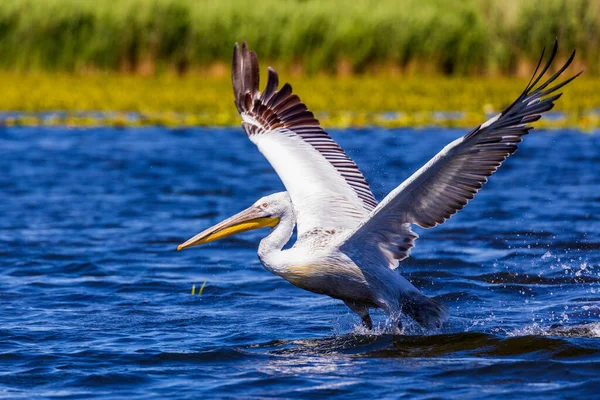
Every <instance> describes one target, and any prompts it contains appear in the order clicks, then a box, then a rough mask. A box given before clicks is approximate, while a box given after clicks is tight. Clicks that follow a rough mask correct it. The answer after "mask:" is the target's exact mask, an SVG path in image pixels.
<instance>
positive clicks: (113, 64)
mask: <svg viewBox="0 0 600 400" xmlns="http://www.w3.org/2000/svg"><path fill="white" fill-rule="evenodd" d="M555 37H557V38H559V40H560V42H561V52H562V54H563V55H564V54H568V53H569V52H570V51H571V49H573V48H577V49H578V51H579V52H580V53H579V56H578V58H577V62H578V63H580V64H581V65H584V66H586V69H587V70H588V73H589V75H594V74H597V72H598V68H599V65H600V63H599V61H600V40H599V38H600V2H599V1H597V0H544V1H541V0H539V1H535V0H531V1H525V0H504V1H496V0H352V1H348V0H327V1H322V0H224V1H215V0H119V1H115V0H2V1H1V2H0V54H2V57H0V67H1V68H4V69H9V70H53V71H89V70H94V71H96V70H112V71H121V72H123V71H129V72H139V73H144V74H153V73H160V72H161V71H168V70H170V71H176V72H179V73H184V72H186V71H189V70H193V69H195V68H199V67H202V66H208V65H214V64H217V65H219V64H220V65H222V63H226V64H228V63H229V60H230V56H231V47H232V44H233V43H234V42H236V41H241V40H247V41H248V42H249V43H250V44H251V46H252V48H254V49H256V50H257V51H258V54H259V55H260V57H261V59H263V60H270V61H272V62H275V61H276V62H277V63H278V65H280V66H281V65H287V66H289V67H290V68H292V67H293V68H297V69H299V70H302V71H304V72H306V73H309V74H314V73H317V72H322V71H329V72H340V73H349V72H359V73H360V72H370V71H373V70H375V71H376V70H381V69H383V70H386V69H387V70H392V71H395V70H399V71H403V72H409V73H410V72H415V71H418V72H420V73H422V72H423V71H427V72H429V73H442V74H450V75H465V74H470V73H478V74H479V73H486V74H492V75H494V74H495V75H497V74H503V75H506V74H511V75H512V74H523V73H524V72H525V71H526V70H527V71H528V69H527V68H524V67H528V66H530V64H531V63H535V62H536V61H537V57H538V55H539V53H540V51H541V48H542V47H543V46H544V45H551V44H552V42H553V41H554V38H555Z"/></svg>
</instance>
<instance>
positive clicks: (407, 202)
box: [177, 42, 581, 329]
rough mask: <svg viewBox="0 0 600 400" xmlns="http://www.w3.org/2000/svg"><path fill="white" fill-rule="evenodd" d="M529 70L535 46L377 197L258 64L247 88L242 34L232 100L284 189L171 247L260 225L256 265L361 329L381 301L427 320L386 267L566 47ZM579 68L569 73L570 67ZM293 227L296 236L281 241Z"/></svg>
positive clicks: (483, 162) (457, 195)
mask: <svg viewBox="0 0 600 400" xmlns="http://www.w3.org/2000/svg"><path fill="white" fill-rule="evenodd" d="M557 47H558V46H557V43H555V44H554V48H553V50H552V54H551V56H550V59H549V60H548V62H547V63H546V65H545V66H544V68H543V69H542V70H541V72H540V73H539V74H538V73H537V72H538V69H539V67H540V65H541V62H542V59H543V56H544V53H543V52H542V57H541V58H540V62H539V63H538V66H537V68H536V70H535V72H534V73H533V77H532V78H531V80H530V81H529V84H528V85H527V87H526V88H525V90H524V91H523V93H522V94H521V95H520V96H519V97H518V98H517V99H516V100H515V101H514V103H512V104H511V105H510V106H508V107H507V108H506V109H505V110H504V111H503V112H501V113H500V114H498V115H496V116H495V117H493V118H491V119H490V120H488V121H487V122H485V123H484V124H481V125H479V126H478V127H477V128H475V129H473V130H472V131H471V132H469V133H467V134H466V135H465V136H463V137H461V138H458V139H457V140H455V141H453V142H452V143H450V144H449V145H447V146H446V147H444V148H443V149H442V151H440V152H439V153H438V154H437V155H436V156H435V157H433V158H432V159H431V160H430V161H429V162H428V163H427V164H425V165H424V166H423V167H421V168H420V169H419V170H418V171H417V172H415V173H414V174H413V175H412V176H411V177H409V178H408V179H407V180H406V181H404V183H402V184H401V185H400V186H398V187H397V188H396V189H394V190H393V191H392V192H391V193H390V194H388V195H387V196H386V197H385V198H384V199H383V200H382V201H381V203H379V204H378V203H377V201H376V200H375V198H374V197H373V194H372V193H371V190H370V189H369V185H368V184H367V182H366V180H365V178H364V176H363V175H362V173H361V172H360V170H359V169H358V167H357V166H356V164H355V163H354V162H353V161H352V160H351V159H350V158H349V157H348V156H347V155H346V154H345V153H344V151H343V150H342V149H341V148H340V146H339V145H338V144H337V143H336V142H334V141H333V139H331V137H329V135H328V134H327V133H326V132H325V131H324V130H323V128H322V127H321V125H320V123H319V121H317V119H316V118H315V117H314V115H313V113H312V112H310V111H309V110H308V109H307V107H306V106H305V105H304V104H303V103H302V102H301V101H300V99H299V98H298V96H297V95H295V94H293V92H292V87H291V86H290V85H289V84H287V83H286V84H285V85H283V86H282V87H281V89H279V90H278V86H279V80H278V76H277V73H276V72H275V71H274V70H273V69H271V68H269V70H268V80H267V86H266V88H265V90H264V92H262V93H261V92H259V90H258V87H259V73H258V60H257V57H256V54H255V53H254V52H250V51H249V50H248V47H247V46H246V43H245V42H244V43H243V44H242V49H241V52H240V51H239V48H238V45H237V43H236V44H235V47H234V51H233V71H232V82H233V92H234V94H235V105H236V106H237V109H238V111H239V112H240V115H241V117H242V127H243V128H244V130H245V131H246V134H247V135H248V138H249V139H250V140H251V141H252V142H253V143H254V144H256V146H257V147H258V149H259V150H260V152H261V153H262V154H263V155H264V156H265V157H266V158H267V160H268V161H269V162H270V164H271V165H272V166H273V168H274V169H275V171H276V172H277V174H278V175H279V177H280V178H281V180H282V181H283V184H284V186H285V188H286V190H287V191H286V192H281V193H275V194H271V195H269V196H266V197H263V198H261V199H260V200H258V201H257V202H256V203H254V204H253V205H252V206H250V207H249V208H247V209H246V210H244V211H242V212H240V213H239V214H236V215H234V216H233V217H231V218H228V219H226V220H225V221H223V222H221V223H219V224H217V225H215V226H213V227H211V228H208V229H206V230H205V231H203V232H201V233H199V234H197V235H196V236H194V237H193V238H191V239H189V240H188V241H186V242H185V243H183V244H181V245H179V247H178V248H177V249H178V250H181V249H185V248H188V247H192V246H197V245H200V244H204V243H208V242H212V241H214V240H218V239H221V238H224V237H226V236H229V235H233V234H236V233H239V232H244V231H248V230H251V229H257V228H263V227H269V228H271V232H270V233H269V235H268V236H267V237H266V238H264V239H263V240H261V242H260V245H259V246H258V257H259V258H260V261H261V263H262V265H263V266H264V267H265V269H267V270H268V271H270V272H272V273H274V274H276V275H279V276H280V277H282V278H283V279H285V280H287V281H289V282H291V283H292V284H293V285H296V286H298V287H300V288H302V289H305V290H308V291H311V292H314V293H319V294H326V295H328V296H331V297H333V298H335V299H340V300H342V301H343V302H344V303H345V304H346V305H347V306H348V307H349V308H350V309H351V310H352V311H354V312H355V313H356V314H358V315H359V316H360V317H361V319H362V322H363V325H364V326H366V327H367V328H368V329H372V321H371V317H370V316H369V309H370V308H381V309H383V310H385V311H386V312H387V313H388V314H389V315H390V316H391V318H392V321H394V323H395V324H396V323H397V324H398V326H399V327H401V322H400V316H401V315H402V314H406V315H408V316H410V317H411V318H413V319H414V320H415V321H417V322H418V323H419V324H420V325H422V326H423V327H425V328H428V329H431V328H439V327H440V326H441V324H442V323H443V322H444V321H445V320H446V319H447V315H448V312H447V309H446V307H444V306H443V305H441V304H440V303H438V302H437V301H435V300H433V299H431V298H429V297H427V296H425V295H424V294H423V293H421V291H419V290H418V289H417V288H416V287H414V286H413V285H412V284H411V283H410V282H409V281H408V280H406V279H405V278H404V277H403V276H402V275H401V274H400V272H399V271H398V270H397V267H398V264H399V261H402V260H404V259H405V258H407V257H408V255H409V253H410V250H411V248H412V247H413V246H414V242H415V239H417V237H418V236H417V234H415V233H414V232H413V231H412V230H411V224H416V225H418V226H420V227H423V228H431V227H434V226H436V225H438V224H441V223H443V222H444V221H446V220H447V219H448V218H450V217H451V216H452V215H453V214H455V213H456V212H457V211H458V210H460V209H462V208H463V207H464V206H465V205H466V204H467V202H468V201H469V200H471V199H472V198H473V196H474V195H475V193H477V191H478V190H479V189H480V188H481V186H482V185H483V184H484V183H485V182H486V181H487V177H488V176H490V175H491V174H492V173H494V171H496V169H498V167H499V166H500V165H501V164H502V162H503V161H504V160H505V159H506V158H507V157H508V156H510V155H511V154H513V153H514V152H515V151H516V150H517V144H518V143H519V142H521V140H522V136H523V135H526V134H527V133H529V130H530V129H532V127H530V126H529V125H527V124H529V123H531V122H534V121H537V120H538V119H539V118H540V117H541V114H542V113H544V112H545V111H548V110H550V109H551V108H552V107H553V106H554V102H555V101H556V100H557V99H558V98H559V97H560V96H561V94H560V93H558V94H556V93H555V92H556V91H557V90H559V89H560V88H561V87H563V86H564V85H566V84H567V83H569V82H570V81H572V80H573V79H575V78H576V77H577V76H578V75H579V74H577V75H575V76H573V77H571V78H569V79H567V80H565V81H563V82H562V83H560V84H556V85H555V86H553V87H548V86H549V85H550V84H551V83H552V82H554V81H555V80H556V79H557V78H558V77H559V76H560V75H561V74H562V73H563V72H564V70H565V69H566V68H567V67H568V66H569V64H570V63H571V61H572V60H573V57H574V56H575V52H574V51H573V53H572V54H571V57H570V58H569V59H568V60H567V62H566V63H565V64H564V65H563V66H562V67H561V68H560V69H559V70H558V71H557V72H556V73H555V74H554V75H552V76H551V77H550V78H549V79H547V80H546V81H545V82H543V83H541V84H540V85H539V86H537V87H536V85H538V83H539V82H540V79H541V78H542V77H543V76H544V75H545V74H546V72H547V71H548V69H549V68H550V65H551V63H552V61H553V60H554V57H555V55H556V51H557ZM580 73H581V72H580ZM294 227H296V229H297V238H298V239H297V241H296V243H295V244H294V246H293V247H291V248H289V249H286V250H282V249H283V247H284V246H285V244H286V243H287V242H288V241H289V240H290V238H291V236H292V232H293V230H294Z"/></svg>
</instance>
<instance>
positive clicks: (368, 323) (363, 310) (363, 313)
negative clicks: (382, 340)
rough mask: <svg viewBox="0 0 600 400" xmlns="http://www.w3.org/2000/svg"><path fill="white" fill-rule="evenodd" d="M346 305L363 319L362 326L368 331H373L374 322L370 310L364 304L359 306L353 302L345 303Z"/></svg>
mask: <svg viewBox="0 0 600 400" xmlns="http://www.w3.org/2000/svg"><path fill="white" fill-rule="evenodd" d="M344 304H345V305H347V306H348V308H350V309H351V310H352V311H354V312H355V313H356V314H358V316H359V317H360V318H361V319H362V324H363V326H364V327H365V328H367V329H368V330H373V321H372V320H371V316H370V315H369V309H368V308H367V307H366V306H365V305H364V304H358V303H354V302H351V301H344Z"/></svg>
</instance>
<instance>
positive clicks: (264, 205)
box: [260, 202, 269, 208]
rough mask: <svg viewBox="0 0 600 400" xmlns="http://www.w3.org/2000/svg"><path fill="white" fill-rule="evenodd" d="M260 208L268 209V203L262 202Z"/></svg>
mask: <svg viewBox="0 0 600 400" xmlns="http://www.w3.org/2000/svg"><path fill="white" fill-rule="evenodd" d="M260 206H261V207H262V208H268V207H269V203H267V202H264V203H262V204H261V205H260Z"/></svg>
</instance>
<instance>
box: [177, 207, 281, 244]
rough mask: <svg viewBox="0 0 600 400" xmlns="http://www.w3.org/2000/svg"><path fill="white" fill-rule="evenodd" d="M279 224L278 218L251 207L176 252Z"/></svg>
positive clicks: (196, 237) (198, 235)
mask: <svg viewBox="0 0 600 400" xmlns="http://www.w3.org/2000/svg"><path fill="white" fill-rule="evenodd" d="M278 223H279V218H277V217H271V216H269V215H268V214H267V213H266V212H264V211H263V210H261V209H260V208H259V207H257V206H252V207H250V208H247V209H245V210H244V211H242V212H240V213H238V214H236V215H234V216H233V217H231V218H227V219H226V220H225V221H223V222H221V223H218V224H217V225H215V226H213V227H211V228H208V229H207V230H205V231H203V232H200V233H199V234H197V235H196V236H194V237H193V238H191V239H189V240H188V241H186V242H185V243H183V244H180V245H179V246H177V250H183V249H187V248H188V247H193V246H198V245H201V244H204V243H208V242H212V241H215V240H219V239H222V238H224V237H227V236H231V235H235V234H236V233H240V232H246V231H250V230H253V229H258V228H265V227H267V226H270V227H274V226H275V225H277V224H278Z"/></svg>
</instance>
